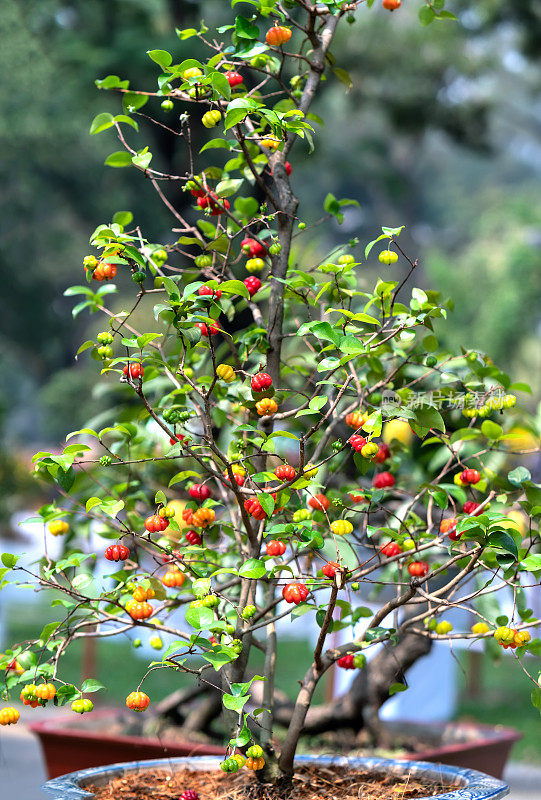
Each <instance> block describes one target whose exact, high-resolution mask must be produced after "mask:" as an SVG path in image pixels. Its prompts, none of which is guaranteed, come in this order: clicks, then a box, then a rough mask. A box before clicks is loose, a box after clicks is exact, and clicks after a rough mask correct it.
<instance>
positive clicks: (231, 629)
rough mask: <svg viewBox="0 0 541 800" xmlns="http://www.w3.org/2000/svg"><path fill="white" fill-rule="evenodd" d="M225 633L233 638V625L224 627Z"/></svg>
mask: <svg viewBox="0 0 541 800" xmlns="http://www.w3.org/2000/svg"><path fill="white" fill-rule="evenodd" d="M225 632H226V633H228V634H229V636H233V634H234V633H235V626H234V625H226V626H225Z"/></svg>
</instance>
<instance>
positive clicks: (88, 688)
mask: <svg viewBox="0 0 541 800" xmlns="http://www.w3.org/2000/svg"><path fill="white" fill-rule="evenodd" d="M102 689H105V691H107V687H106V686H104V685H103V683H101V682H100V681H98V680H96V678H87V679H86V681H84V683H83V685H82V686H81V691H82V692H84V693H85V694H91V693H92V692H99V691H101V690H102Z"/></svg>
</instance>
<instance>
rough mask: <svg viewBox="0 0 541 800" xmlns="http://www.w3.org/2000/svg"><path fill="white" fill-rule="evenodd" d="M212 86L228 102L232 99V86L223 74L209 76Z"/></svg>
mask: <svg viewBox="0 0 541 800" xmlns="http://www.w3.org/2000/svg"><path fill="white" fill-rule="evenodd" d="M209 78H210V84H211V86H212V87H213V89H216V91H217V92H218V94H221V95H222V97H224V98H225V99H226V100H230V99H231V86H230V85H229V81H228V80H227V78H226V77H225V75H224V74H223V72H211V73H210V75H209Z"/></svg>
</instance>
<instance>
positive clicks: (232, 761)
mask: <svg viewBox="0 0 541 800" xmlns="http://www.w3.org/2000/svg"><path fill="white" fill-rule="evenodd" d="M264 766H265V759H264V758H263V748H262V747H260V746H259V745H258V744H253V745H252V746H251V747H249V748H248V749H247V750H246V758H245V757H244V756H243V755H240V754H239V753H235V754H234V755H232V756H229V758H226V759H225V760H224V761H222V763H221V764H220V768H221V769H223V771H224V772H238V771H239V769H241V767H246V769H252V770H257V769H263V767H264Z"/></svg>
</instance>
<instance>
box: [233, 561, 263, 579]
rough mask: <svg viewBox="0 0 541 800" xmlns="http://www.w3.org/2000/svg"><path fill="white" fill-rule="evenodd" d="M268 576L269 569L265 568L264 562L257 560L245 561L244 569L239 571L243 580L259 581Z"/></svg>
mask: <svg viewBox="0 0 541 800" xmlns="http://www.w3.org/2000/svg"><path fill="white" fill-rule="evenodd" d="M266 574H267V567H266V566H265V562H264V561H260V560H259V559H257V558H249V559H248V561H245V562H244V564H243V565H242V567H241V568H240V569H239V575H240V576H241V578H251V579H252V580H258V579H259V578H262V577H263V575H266Z"/></svg>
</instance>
